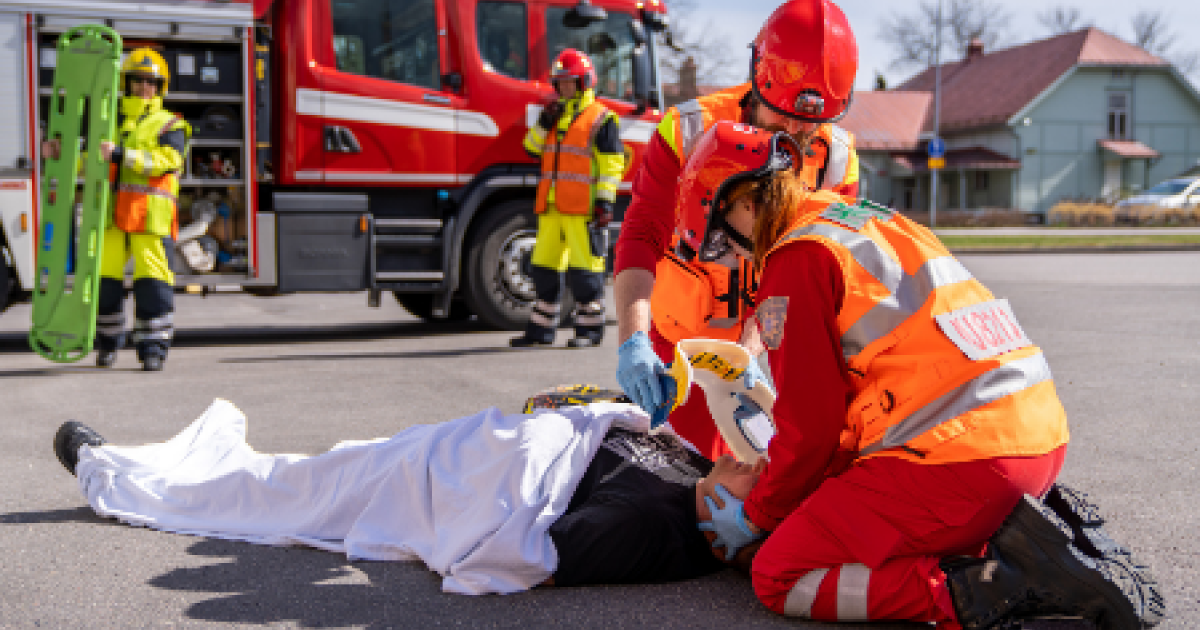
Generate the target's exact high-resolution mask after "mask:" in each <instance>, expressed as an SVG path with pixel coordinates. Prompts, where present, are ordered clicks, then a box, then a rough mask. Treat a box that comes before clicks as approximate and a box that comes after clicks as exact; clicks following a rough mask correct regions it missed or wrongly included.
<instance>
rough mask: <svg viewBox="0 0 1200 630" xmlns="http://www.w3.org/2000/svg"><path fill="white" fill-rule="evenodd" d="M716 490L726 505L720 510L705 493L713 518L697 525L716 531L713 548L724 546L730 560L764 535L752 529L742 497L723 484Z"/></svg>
mask: <svg viewBox="0 0 1200 630" xmlns="http://www.w3.org/2000/svg"><path fill="white" fill-rule="evenodd" d="M716 490H717V494H719V495H721V500H722V501H724V502H725V507H723V508H721V509H719V510H718V509H717V504H716V502H715V501H713V500H712V497H710V496H707V495H705V497H704V503H705V505H707V506H708V511H709V512H712V520H711V521H701V522H700V523H699V524H698V525H696V526H697V527H699V528H700V529H701V531H706V532H716V534H717V537H716V539H714V540H713V542H712V546H713V549H716V548H717V547H724V548H725V561H726V562H728V561H730V560H733V557H734V556H736V555H737V552H739V551H741V549H742V547H745V546H746V545H749V544H750V543H752V542H754V541H756V540H758V539H759V538H762V536H763V535H762V534H755V533H754V532H752V531H750V526H749V525H747V524H746V511H745V509H744V508H743V506H742V501H741V499H738V498H737V497H735V496H733V495H732V494H730V492H729V491H728V490H726V489H725V486H722V485H721V484H717V487H716Z"/></svg>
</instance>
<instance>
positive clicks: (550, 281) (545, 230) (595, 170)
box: [510, 48, 625, 348]
mask: <svg viewBox="0 0 1200 630" xmlns="http://www.w3.org/2000/svg"><path fill="white" fill-rule="evenodd" d="M550 80H551V81H552V82H553V84H554V89H555V91H556V92H557V93H558V96H559V100H557V101H555V102H554V103H551V104H550V105H548V106H547V107H546V108H545V109H543V110H542V114H541V116H539V118H538V123H537V125H535V126H534V127H533V128H532V129H530V130H529V133H528V134H527V135H526V136H525V150H526V151H528V152H529V153H530V154H531V155H533V156H535V157H539V158H540V159H541V162H542V177H541V181H540V182H539V183H538V189H537V205H536V207H535V208H534V210H535V211H536V212H537V214H538V235H537V243H536V244H535V245H534V247H533V252H532V254H531V257H530V258H531V259H530V263H531V264H530V276H531V277H532V279H533V285H534V290H535V292H536V294H537V301H536V302H534V305H533V311H532V312H531V313H530V315H529V323H528V325H527V326H526V327H525V333H524V334H523V335H521V336H520V337H516V338H514V339H512V340H511V341H510V344H511V345H512V346H513V347H529V346H544V345H550V344H553V343H554V331H555V328H556V327H557V325H558V321H559V316H560V315H561V313H560V309H561V304H560V297H561V293H562V275H563V272H566V280H567V283H568V285H569V286H570V287H571V292H572V294H573V295H574V296H575V301H576V303H577V304H578V306H577V307H576V311H575V337H574V338H573V339H571V340H569V341H568V342H567V345H568V346H569V347H572V348H588V347H592V346H597V345H600V342H601V340H602V339H603V337H604V273H605V267H606V264H605V255H606V253H607V252H606V251H605V250H606V249H607V247H606V246H605V244H604V242H605V239H604V230H605V228H606V226H607V225H608V223H609V221H611V220H612V212H613V203H614V202H615V201H616V199H617V186H618V185H619V184H620V182H621V176H622V175H623V174H624V172H625V150H624V147H623V145H622V144H621V134H620V127H619V125H618V122H617V116H616V114H614V113H613V112H611V111H609V110H608V108H606V107H605V106H604V105H602V104H600V103H599V102H597V101H596V92H595V89H594V88H595V85H596V69H595V67H594V66H593V65H592V61H591V59H588V57H587V55H584V54H583V53H581V52H579V51H577V50H574V49H571V48H568V49H566V50H564V51H562V52H561V53H559V55H558V57H556V58H555V60H554V65H553V66H552V68H551V74H550Z"/></svg>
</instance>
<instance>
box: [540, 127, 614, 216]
mask: <svg viewBox="0 0 1200 630" xmlns="http://www.w3.org/2000/svg"><path fill="white" fill-rule="evenodd" d="M607 119H608V108H607V107H605V106H603V105H601V104H600V103H592V104H591V105H588V106H587V107H585V108H584V110H583V111H582V112H580V113H579V115H578V116H576V117H575V120H573V121H571V125H570V126H569V127H568V128H567V133H566V135H565V136H563V137H562V138H561V139H560V133H559V130H558V125H557V124H555V126H554V129H551V130H550V133H551V134H553V137H554V141H553V142H552V143H551V146H549V147H548V150H546V151H543V152H542V179H541V180H540V181H539V182H538V187H537V202H536V204H535V205H534V208H533V209H534V212H537V213H539V214H540V213H542V212H545V211H546V195H547V194H549V192H550V188H551V186H553V187H554V208H555V209H556V210H558V211H559V212H561V213H563V214H589V213H591V211H592V200H593V198H594V193H593V186H594V185H595V175H594V174H593V173H592V149H593V147H594V146H595V139H596V134H597V133H599V132H600V127H601V126H603V125H604V121H605V120H607Z"/></svg>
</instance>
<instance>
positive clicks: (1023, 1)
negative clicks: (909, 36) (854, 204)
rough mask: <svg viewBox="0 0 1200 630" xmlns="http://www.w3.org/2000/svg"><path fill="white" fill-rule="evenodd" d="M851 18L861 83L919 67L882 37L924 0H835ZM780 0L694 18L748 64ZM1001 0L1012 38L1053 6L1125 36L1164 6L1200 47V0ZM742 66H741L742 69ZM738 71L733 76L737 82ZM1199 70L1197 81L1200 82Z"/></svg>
mask: <svg viewBox="0 0 1200 630" xmlns="http://www.w3.org/2000/svg"><path fill="white" fill-rule="evenodd" d="M835 1H836V2H837V4H838V6H840V7H841V8H842V11H843V12H845V14H846V17H847V19H849V20H850V27H851V28H852V29H854V34H855V37H856V38H857V40H858V54H859V70H858V81H857V87H858V89H871V88H873V87H874V81H875V73H876V72H877V71H878V72H881V73H883V75H884V76H885V77H887V79H888V84H889V85H897V84H899V83H900V82H902V81H904V80H905V79H907V78H908V77H910V76H912V75H913V74H915V73H916V71H917V69H916V68H906V69H902V70H896V69H891V68H889V67H888V64H889V63H890V62H891V59H892V53H891V51H890V49H889V47H888V46H887V45H886V44H884V43H883V42H880V41H878V39H879V37H878V35H879V24H880V22H881V21H882V19H883V18H885V17H887V16H888V15H890V14H892V13H902V14H911V13H916V12H917V10H918V8H919V7H920V1H919V0H887V1H884V0H835ZM779 4H780V2H779V0H736V1H731V0H697V11H696V15H695V18H694V20H695V21H696V22H698V23H700V24H705V23H707V24H708V25H709V28H711V30H713V31H715V32H720V33H723V34H725V36H726V37H727V38H728V40H729V42H730V49H731V50H732V51H733V52H734V54H735V55H737V56H738V60H737V64H736V66H735V67H736V68H739V69H740V68H746V67H747V66H748V65H749V63H750V56H749V52H748V49H747V47H746V44H748V43H749V42H750V40H752V39H754V36H755V34H757V33H758V29H759V27H760V26H762V22H763V21H764V20H765V19H766V18H767V16H768V15H770V14H771V11H773V10H774V9H775V7H777V6H779ZM999 4H1000V5H1001V6H1002V7H1003V8H1004V10H1005V11H1007V12H1008V13H1009V15H1010V16H1011V17H1010V20H1009V24H1008V28H1007V44H1008V45H1013V44H1017V43H1022V42H1027V41H1032V40H1035V39H1042V38H1044V37H1046V36H1047V35H1048V33H1047V32H1046V31H1045V29H1044V28H1042V26H1041V25H1040V24H1039V23H1038V21H1037V14H1038V13H1039V12H1043V11H1045V10H1046V9H1047V8H1049V7H1054V6H1064V7H1072V6H1073V7H1076V8H1078V9H1079V11H1080V13H1081V14H1082V17H1083V19H1084V20H1085V21H1090V22H1091V23H1092V24H1093V25H1094V26H1097V27H1099V28H1102V29H1104V30H1106V31H1108V32H1109V33H1112V34H1114V35H1117V36H1118V37H1121V38H1126V39H1127V38H1129V37H1130V36H1131V34H1132V29H1131V28H1130V26H1129V23H1130V20H1131V18H1132V17H1133V15H1134V13H1136V12H1137V11H1139V10H1141V9H1147V10H1161V11H1163V13H1165V14H1166V15H1167V16H1168V17H1169V18H1170V21H1171V23H1172V24H1173V25H1177V26H1173V27H1172V29H1171V31H1170V32H1171V34H1173V35H1175V38H1176V39H1175V44H1174V48H1173V49H1172V50H1174V51H1175V52H1183V51H1197V50H1200V37H1197V35H1196V34H1197V32H1200V2H1198V1H1196V0H1157V1H1156V0H1143V2H1136V3H1135V2H1130V1H1129V0H1074V1H1073V2H1072V1H1071V0H1064V1H1062V2H1058V1H1057V0H1001V1H1000V2H999ZM740 72H741V71H740V70H739V73H740ZM736 79H737V77H732V78H731V80H730V82H731V83H732V82H734V81H735V80H736ZM1197 79H1198V77H1196V76H1193V77H1192V80H1193V83H1200V81H1198V80H1197Z"/></svg>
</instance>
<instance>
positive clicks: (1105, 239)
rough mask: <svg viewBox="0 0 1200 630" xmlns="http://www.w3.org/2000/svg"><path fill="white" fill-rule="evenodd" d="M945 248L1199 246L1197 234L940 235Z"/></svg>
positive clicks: (1018, 248) (1041, 248)
mask: <svg viewBox="0 0 1200 630" xmlns="http://www.w3.org/2000/svg"><path fill="white" fill-rule="evenodd" d="M940 239H941V241H942V243H943V244H945V245H946V247H948V248H950V249H954V250H958V251H969V250H972V249H1014V250H1022V249H1028V250H1043V249H1112V248H1118V249H1119V248H1136V247H1145V248H1156V247H1162V248H1169V247H1173V246H1188V247H1189V248H1190V247H1197V248H1200V234H1147V235H1145V236H1139V235H1129V236H1119V235H1113V236H1049V235H1048V236H942V237H940Z"/></svg>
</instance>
